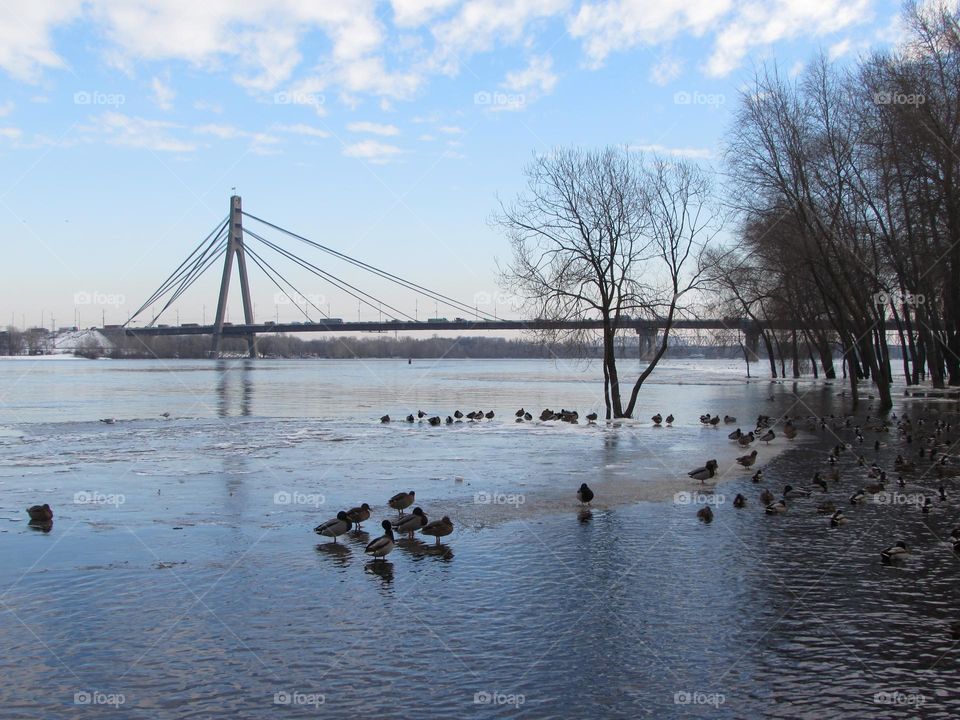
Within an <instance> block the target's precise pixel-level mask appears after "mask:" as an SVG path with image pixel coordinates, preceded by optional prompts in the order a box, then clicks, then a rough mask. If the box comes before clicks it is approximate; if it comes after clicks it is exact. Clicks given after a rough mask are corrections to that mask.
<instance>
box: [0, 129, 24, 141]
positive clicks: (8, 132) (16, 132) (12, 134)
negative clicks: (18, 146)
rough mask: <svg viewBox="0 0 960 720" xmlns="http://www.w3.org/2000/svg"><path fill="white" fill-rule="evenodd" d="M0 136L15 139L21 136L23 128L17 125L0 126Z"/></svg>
mask: <svg viewBox="0 0 960 720" xmlns="http://www.w3.org/2000/svg"><path fill="white" fill-rule="evenodd" d="M0 137H2V138H6V139H7V140H14V141H16V140H19V139H20V138H22V137H23V130H21V129H20V128H18V127H0Z"/></svg>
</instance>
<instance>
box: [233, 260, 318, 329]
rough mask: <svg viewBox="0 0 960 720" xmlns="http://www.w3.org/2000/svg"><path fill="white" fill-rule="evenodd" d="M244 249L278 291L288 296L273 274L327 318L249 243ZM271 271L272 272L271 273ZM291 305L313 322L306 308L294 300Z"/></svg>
mask: <svg viewBox="0 0 960 720" xmlns="http://www.w3.org/2000/svg"><path fill="white" fill-rule="evenodd" d="M244 249H245V251H246V252H248V253H249V254H250V259H251V260H253V262H254V263H255V264H256V266H257V267H258V268H260V269H261V270H262V271H263V274H264V275H266V276H267V277H268V278H270V281H271V282H272V283H273V284H274V285H276V286H277V289H278V290H279V291H280V292H282V293H283V294H284V295H286V296H287V297H290V294H289V293H288V292H287V291H286V290H284V289H283V287H282V286H281V285H280V283H278V282H277V281H276V279H274V277H273V276H274V275H276V276H277V277H278V278H280V279H281V280H282V281H283V282H284V283H286V284H287V285H288V286H289V287H290V289H292V290H293V292H294V293H295V294H297V295H299V296H300V297H302V298H303V299H304V301H305V302H307V303H310V306H311V307H312V308H313V309H314V310H316V311H317V312H319V313H320V314H321V315H323V317H324V318H327V314H326V313H325V312H324V311H323V310H321V309H320V308H318V307H317V306H316V305H314V304H313V301H312V300H310V298H308V297H307V296H306V295H304V294H303V293H302V292H300V291H299V290H298V289H297V288H296V287H294V285H293V283H291V282H290V281H289V280H287V279H286V278H285V277H284V276H283V275H281V274H280V272H279V271H278V270H277V269H276V268H274V267H273V265H271V264H270V263H269V262H267V261H266V260H265V259H264V258H262V257H260V255H258V254H257V253H256V251H254V249H253V248H251V247H250V246H249V245H247V246H245V248H244ZM261 263H262V264H261ZM264 265H266V267H264ZM267 268H269V270H268V269H267ZM271 272H272V273H273V274H271ZM293 305H294V307H296V308H297V310H299V311H300V314H301V315H303V316H304V317H305V318H306V319H307V320H309V321H310V322H313V318H311V317H310V316H309V315H308V314H307V311H306V310H304V309H303V308H301V307H300V306H299V305H297V303H296V302H294V303H293Z"/></svg>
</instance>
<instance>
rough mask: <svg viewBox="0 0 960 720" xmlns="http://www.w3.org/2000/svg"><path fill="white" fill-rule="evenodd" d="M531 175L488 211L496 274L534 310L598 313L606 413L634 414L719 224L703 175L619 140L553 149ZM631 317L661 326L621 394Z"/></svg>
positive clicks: (700, 277)
mask: <svg viewBox="0 0 960 720" xmlns="http://www.w3.org/2000/svg"><path fill="white" fill-rule="evenodd" d="M526 176H527V189H526V192H524V193H522V194H521V195H520V196H519V197H518V198H517V199H516V200H515V201H514V202H513V203H511V204H509V205H507V204H501V207H500V213H499V215H498V216H497V217H496V218H495V223H496V224H498V225H499V226H500V227H501V228H503V230H504V231H505V232H506V234H507V236H508V238H509V240H510V243H511V248H512V251H513V257H512V260H511V262H510V264H509V266H508V267H507V269H506V270H505V271H504V272H503V276H502V280H503V282H504V284H505V285H506V286H508V287H510V288H511V289H513V290H514V291H515V292H517V293H519V294H521V295H522V296H524V297H525V298H527V300H529V301H530V302H531V303H533V305H534V307H535V308H536V310H537V315H538V316H539V317H541V318H544V319H553V320H600V321H601V323H602V330H601V343H602V347H603V373H604V400H605V405H606V412H607V418H608V419H609V418H611V417H631V416H632V415H633V412H634V410H635V408H636V403H637V397H638V394H639V392H640V388H641V387H642V385H643V383H644V381H645V380H646V379H647V378H648V377H649V376H650V374H651V373H652V372H653V370H654V368H656V366H657V364H658V363H659V362H660V359H661V358H662V357H663V354H664V353H665V352H666V350H667V347H668V344H669V336H670V331H671V329H672V327H673V323H674V321H675V319H676V318H677V316H678V314H680V313H681V312H683V309H684V308H683V306H682V305H681V303H682V302H683V300H684V298H685V296H686V295H687V294H688V293H690V292H692V291H694V290H697V289H699V288H700V287H702V286H703V285H704V283H705V282H706V281H707V280H708V278H707V273H706V268H705V266H704V264H703V262H702V258H703V253H704V249H705V248H706V246H707V245H708V244H709V242H710V241H711V240H712V239H713V238H714V236H715V235H716V234H717V232H718V231H719V228H720V222H719V218H720V214H719V210H718V209H717V207H716V205H715V204H714V202H713V199H712V193H711V190H712V188H711V184H710V182H709V178H708V177H707V176H706V175H705V174H703V173H702V172H701V171H700V170H699V169H698V168H696V167H695V166H693V165H691V164H689V163H685V162H668V161H666V160H664V159H661V158H657V157H651V158H646V157H644V156H643V155H640V154H635V153H631V152H630V151H629V150H627V149H626V148H606V149H604V150H600V151H588V150H581V149H578V148H566V149H558V150H556V151H554V152H553V153H551V154H549V155H543V156H535V157H534V159H533V161H532V162H531V163H530V164H529V165H528V167H527V168H526ZM632 320H656V321H657V324H659V325H660V326H661V327H662V337H661V339H660V342H659V345H658V347H657V350H656V352H655V353H654V355H653V357H652V358H651V359H650V360H649V362H648V364H647V367H646V368H645V369H644V370H643V372H641V373H640V376H639V377H638V378H637V380H636V381H635V382H633V383H632V386H631V389H630V395H629V398H628V400H627V402H626V405H624V402H623V398H622V394H621V378H620V374H619V371H618V368H617V362H616V352H615V339H616V336H617V334H618V333H619V332H622V331H624V330H625V328H628V327H631V325H630V323H631V321H632ZM633 326H634V327H635V325H633ZM548 332H550V333H551V334H552V335H554V336H556V335H560V334H567V335H569V336H572V337H573V338H574V339H577V340H580V341H582V342H586V341H587V339H588V337H589V331H587V330H575V331H560V330H554V331H548Z"/></svg>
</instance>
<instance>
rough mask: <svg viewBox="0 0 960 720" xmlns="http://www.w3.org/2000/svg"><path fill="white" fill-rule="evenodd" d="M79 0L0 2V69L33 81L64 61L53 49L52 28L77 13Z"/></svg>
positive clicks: (71, 18)
mask: <svg viewBox="0 0 960 720" xmlns="http://www.w3.org/2000/svg"><path fill="white" fill-rule="evenodd" d="M81 5H82V2H81V0H30V2H6V3H0V68H2V69H3V70H6V71H7V72H8V73H9V74H10V75H12V76H13V77H14V78H16V79H17V80H24V81H27V82H36V81H37V80H38V79H39V77H40V73H41V72H42V71H43V70H44V69H47V68H64V67H66V63H65V62H64V60H63V58H61V57H60V56H59V55H58V54H57V53H56V51H55V50H54V49H53V39H52V37H51V35H52V31H53V29H54V28H55V27H57V26H59V25H62V24H64V23H66V22H69V21H70V20H73V19H74V18H76V17H77V16H78V15H79V14H80V10H81Z"/></svg>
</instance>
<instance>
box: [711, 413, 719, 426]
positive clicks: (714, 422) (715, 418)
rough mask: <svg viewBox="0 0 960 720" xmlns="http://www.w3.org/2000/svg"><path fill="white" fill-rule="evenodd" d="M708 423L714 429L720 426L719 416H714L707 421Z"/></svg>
mask: <svg viewBox="0 0 960 720" xmlns="http://www.w3.org/2000/svg"><path fill="white" fill-rule="evenodd" d="M709 422H710V424H711V425H713V426H714V427H716V426H717V425H719V424H720V416H719V415H714V416H713V417H712V418H710V421H709Z"/></svg>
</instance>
